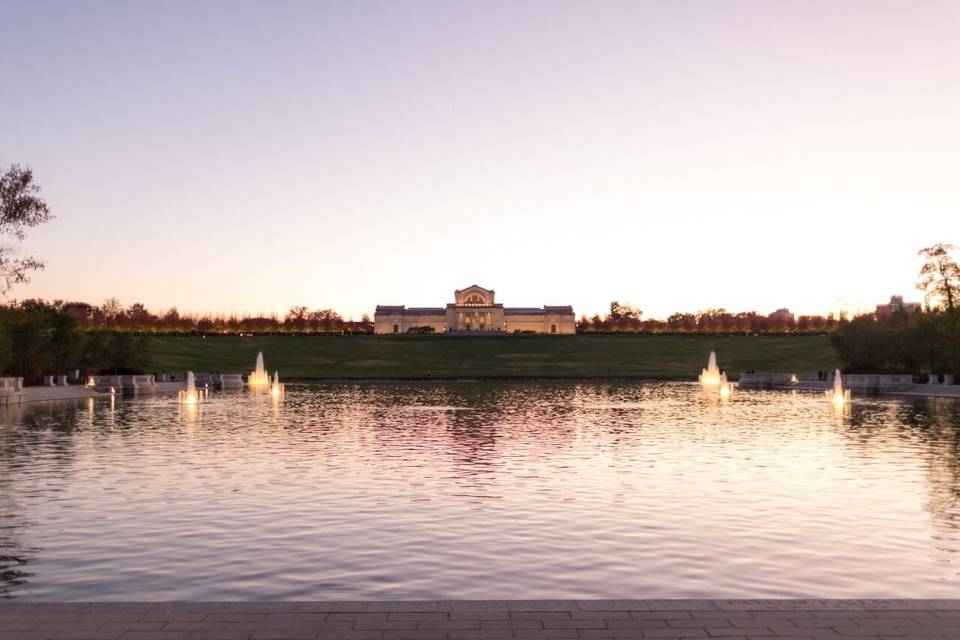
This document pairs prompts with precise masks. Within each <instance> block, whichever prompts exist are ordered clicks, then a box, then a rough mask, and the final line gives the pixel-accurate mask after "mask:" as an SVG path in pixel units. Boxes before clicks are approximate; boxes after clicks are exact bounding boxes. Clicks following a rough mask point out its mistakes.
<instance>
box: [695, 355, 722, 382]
mask: <svg viewBox="0 0 960 640" xmlns="http://www.w3.org/2000/svg"><path fill="white" fill-rule="evenodd" d="M698 380H699V381H700V386H701V387H703V388H704V389H719V388H720V387H721V386H723V385H725V384H727V374H725V373H721V372H720V367H718V366H717V354H716V353H715V352H713V351H711V352H710V359H709V360H708V361H707V368H706V369H703V370H702V371H701V372H700V377H699V378H698Z"/></svg>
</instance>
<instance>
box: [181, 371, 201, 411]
mask: <svg viewBox="0 0 960 640" xmlns="http://www.w3.org/2000/svg"><path fill="white" fill-rule="evenodd" d="M177 397H178V399H179V400H180V404H200V403H201V402H203V397H204V396H203V392H202V391H200V390H199V389H197V385H196V383H195V382H194V380H193V371H187V388H186V389H181V390H180V392H179V393H178V394H177Z"/></svg>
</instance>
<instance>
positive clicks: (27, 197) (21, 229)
mask: <svg viewBox="0 0 960 640" xmlns="http://www.w3.org/2000/svg"><path fill="white" fill-rule="evenodd" d="M39 194H40V187H39V186H38V185H37V184H36V183H34V181H33V171H31V170H30V169H25V168H23V167H21V166H19V165H16V164H15V165H12V166H11V167H10V169H8V170H7V172H6V173H5V174H3V176H0V241H2V240H3V236H7V237H9V238H13V240H14V241H15V242H16V245H13V246H10V245H6V246H4V245H3V244H0V295H4V296H5V295H6V294H7V293H9V291H10V290H11V289H12V288H13V287H14V285H17V284H22V283H25V282H29V281H30V276H29V274H30V272H31V271H36V270H38V269H43V262H41V261H40V260H37V259H36V258H34V257H33V256H21V255H20V254H19V247H18V245H19V244H20V243H21V242H23V240H24V238H26V235H27V234H26V232H27V229H29V228H31V227H36V226H37V225H40V224H43V223H44V222H48V221H49V220H51V219H53V215H52V214H51V213H50V207H49V206H48V205H47V203H46V202H45V201H44V200H43V199H42V198H41V197H40V195H39Z"/></svg>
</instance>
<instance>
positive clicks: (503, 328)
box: [374, 285, 577, 334]
mask: <svg viewBox="0 0 960 640" xmlns="http://www.w3.org/2000/svg"><path fill="white" fill-rule="evenodd" d="M453 295H454V302H452V303H450V304H448V305H447V306H446V307H406V306H404V305H397V306H388V305H377V311H376V314H375V315H374V333H418V332H431V331H430V330H431V329H432V332H433V333H471V332H483V333H518V332H523V333H552V334H571V333H576V331H577V325H576V318H575V317H574V314H573V307H572V306H570V305H566V306H550V305H547V306H543V307H504V306H503V305H502V304H497V303H496V301H495V299H494V291H493V289H484V288H483V287H480V286H477V285H472V286H469V287H467V288H466V289H459V290H457V291H454V293H453Z"/></svg>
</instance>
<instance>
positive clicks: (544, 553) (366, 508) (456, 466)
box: [0, 383, 960, 600]
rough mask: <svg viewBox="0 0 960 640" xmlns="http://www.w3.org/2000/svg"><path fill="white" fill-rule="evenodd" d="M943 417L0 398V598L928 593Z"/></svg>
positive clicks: (315, 390)
mask: <svg viewBox="0 0 960 640" xmlns="http://www.w3.org/2000/svg"><path fill="white" fill-rule="evenodd" d="M958 426H960V403H957V402H955V401H948V400H937V399H930V400H917V401H912V400H891V399H858V400H857V401H856V402H854V404H853V405H852V406H849V407H846V408H844V409H843V410H842V411H836V410H835V409H834V407H833V406H832V405H831V404H830V403H826V402H824V401H823V397H822V395H821V394H803V393H799V394H798V393H773V392H766V393H764V392H750V391H743V392H739V393H738V394H737V395H736V396H735V397H734V398H733V399H731V400H730V401H721V400H720V399H719V398H717V397H713V396H704V395H703V394H701V393H700V390H699V387H697V386H695V385H687V384H679V383H662V384H593V383H591V384H574V383H563V384H559V383H558V384H540V383H431V384H337V385H323V386H305V385H290V386H288V388H287V393H286V394H285V395H284V396H283V397H282V398H279V399H277V398H271V397H270V396H269V395H267V394H249V393H234V394H219V395H213V396H211V397H210V399H209V401H208V402H205V403H204V404H203V405H202V406H200V405H197V406H193V407H187V406H180V405H178V404H177V403H176V401H175V399H172V398H153V399H139V400H129V399H127V400H119V399H118V400H117V401H116V402H115V404H113V405H111V402H110V401H109V400H106V401H98V402H96V403H94V402H93V401H78V402H76V403H62V404H44V405H24V406H21V407H14V408H9V407H7V408H0V594H2V595H4V596H7V597H31V598H35V599H47V600H98V599H99V600H131V599H151V600H169V599H196V600H229V599H248V598H249V599H254V598H261V599H262V598H279V599H341V598H392V599H406V598H441V597H442V598H540V597H544V598H546V597H553V598H568V597H569V598H573V597H698V596H715V597H724V596H729V597H738V596H739V597H802V596H820V597H883V596H888V597H903V596H912V597H953V596H955V595H956V593H957V590H958V588H960V554H958V551H960V462H958V460H960V439H958Z"/></svg>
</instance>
